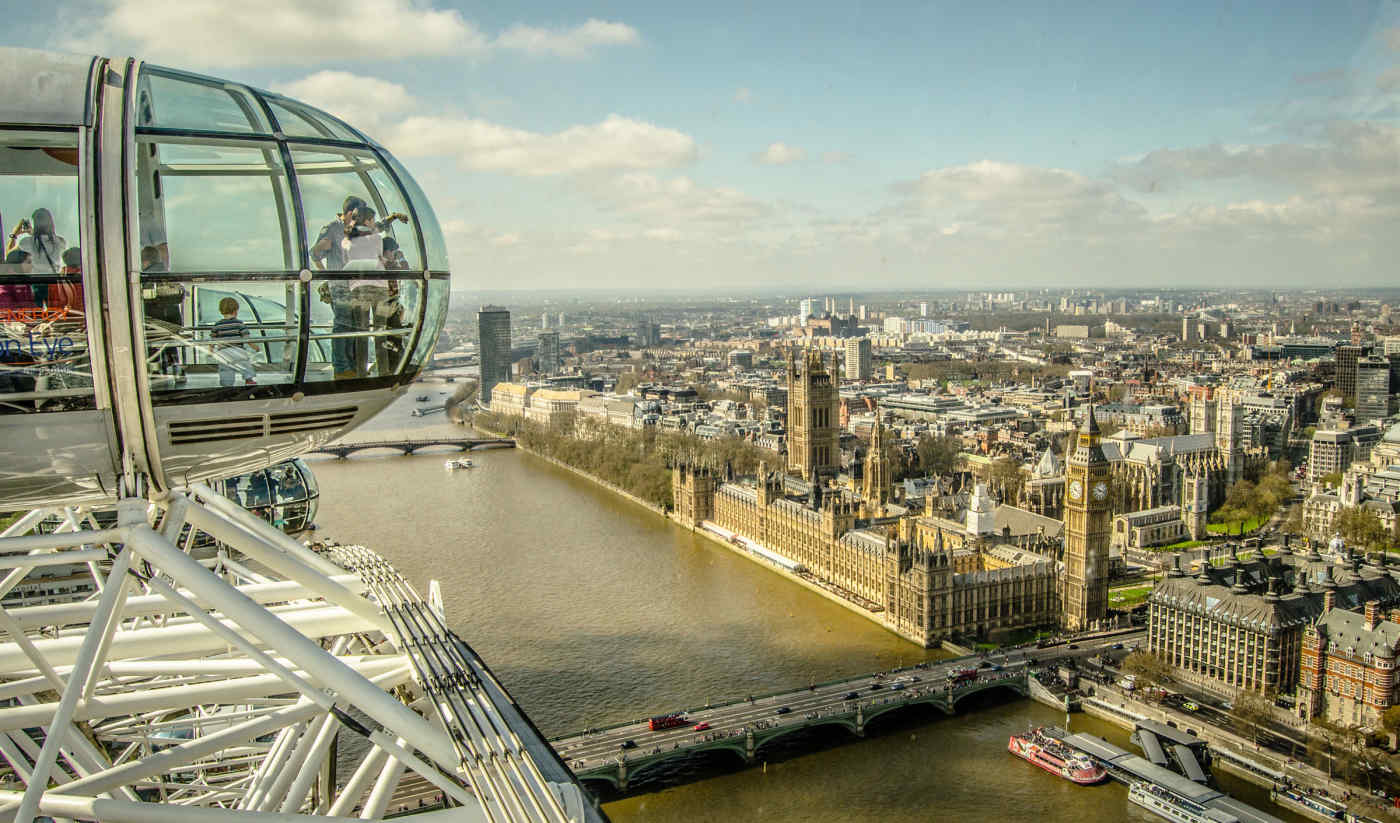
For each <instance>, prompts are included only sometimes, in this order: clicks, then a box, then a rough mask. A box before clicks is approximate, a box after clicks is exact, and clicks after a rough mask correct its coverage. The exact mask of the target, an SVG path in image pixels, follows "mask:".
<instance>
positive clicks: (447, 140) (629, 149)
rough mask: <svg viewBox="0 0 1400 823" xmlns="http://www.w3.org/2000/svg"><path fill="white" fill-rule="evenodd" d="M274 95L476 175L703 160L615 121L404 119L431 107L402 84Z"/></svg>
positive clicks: (314, 83)
mask: <svg viewBox="0 0 1400 823" xmlns="http://www.w3.org/2000/svg"><path fill="white" fill-rule="evenodd" d="M276 90H277V91H279V92H283V93H285V94H287V95H289V96H292V97H295V98H297V99H299V100H304V101H306V102H307V103H310V104H312V105H315V106H319V107H321V108H324V109H325V110H326V111H329V112H331V113H332V114H335V115H337V116H339V117H342V118H344V119H345V120H346V121H347V122H349V123H353V124H355V125H356V126H359V127H361V128H363V129H364V130H365V131H367V132H369V133H370V134H372V135H374V136H375V138H376V139H378V140H380V141H381V142H383V143H384V144H385V145H386V146H388V147H389V149H390V150H391V151H393V152H394V153H395V154H399V155H403V156H405V157H422V156H443V157H452V158H455V159H456V161H457V163H458V165H459V166H461V167H462V168H464V169H470V170H472V171H494V172H501V173H505V174H517V175H523V176H527V177H540V176H547V175H556V174H579V173H586V172H598V171H623V170H630V169H657V168H673V167H677V166H683V165H687V164H689V163H693V162H694V161H695V160H696V158H697V156H698V151H697V148H696V145H695V140H694V138H692V137H691V136H690V135H688V134H685V133H683V132H679V131H676V130H675V129H668V128H665V127H662V126H657V125H654V124H652V123H647V122H644V121H641V120H634V119H632V118H630V117H623V116H621V115H617V114H612V115H608V117H607V118H605V119H604V120H603V121H602V122H599V123H591V124H586V125H577V126H570V127H568V128H566V129H563V130H561V131H557V132H553V133H540V132H532V131H528V130H525V129H517V128H513V127H511V126H505V125H502V124H499V123H493V122H491V121H488V120H483V119H480V118H475V117H469V116H466V115H459V114H445V115H438V116H431V117H421V116H420V117H408V118H404V117H403V116H402V115H403V113H404V112H409V111H420V110H424V109H426V108H428V107H427V106H424V105H420V104H419V103H418V102H417V101H416V100H415V99H414V97H413V96H412V95H411V94H409V93H408V90H407V89H405V88H404V87H403V86H401V85H399V84H397V83H390V82H387V81H384V80H380V79H378V78H374V77H364V76H358V75H353V74H349V73H347V72H338V71H323V72H317V73H316V74H313V75H310V76H309V77H305V78H303V79H301V80H297V81H295V82H291V83H286V84H283V85H280V86H277V87H276Z"/></svg>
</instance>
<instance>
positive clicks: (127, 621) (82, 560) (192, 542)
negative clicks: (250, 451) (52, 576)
mask: <svg viewBox="0 0 1400 823" xmlns="http://www.w3.org/2000/svg"><path fill="white" fill-rule="evenodd" d="M113 514H114V515H115V519H113V517H112V516H113ZM55 524H56V527H55ZM64 564H77V566H78V568H80V569H86V574H87V575H88V576H90V578H91V581H92V593H91V596H89V597H87V599H84V600H78V601H74V602H65V603H59V602H53V603H46V604H43V605H32V606H15V607H8V608H3V607H0V632H3V641H4V642H0V757H3V759H4V761H5V762H6V763H8V765H9V771H8V774H5V775H3V778H0V820H14V821H16V823H30V821H33V820H34V819H35V817H36V816H46V817H51V818H55V819H68V820H97V821H111V822H112V823H116V822H117V821H138V820H139V821H166V820H169V821H204V820H209V821H222V820H226V819H230V820H242V819H247V820H258V821H292V820H302V819H305V818H306V817H308V816H329V817H357V818H359V819H377V818H380V817H382V816H383V815H384V814H385V813H386V812H390V813H392V812H394V811H395V810H394V809H391V808H390V803H391V798H393V796H394V792H395V789H396V787H397V786H398V784H399V782H400V780H401V778H403V777H405V775H408V774H412V775H416V776H417V777H418V778H420V779H421V780H422V781H426V784H429V785H430V786H431V787H432V789H433V790H435V791H434V792H433V794H434V799H436V795H437V794H440V795H441V797H442V798H443V800H442V803H441V804H437V808H434V809H431V810H429V811H425V812H423V813H422V818H423V819H427V820H444V821H447V820H451V821H493V822H496V821H498V822H499V823H515V822H516V821H560V822H562V821H580V823H594V822H595V821H603V820H604V818H603V816H602V815H601V813H600V812H599V811H598V810H597V809H596V808H595V806H594V805H593V804H592V802H591V800H590V799H589V797H588V795H587V794H586V793H585V792H584V791H583V790H582V789H581V788H580V787H579V785H578V783H577V782H576V781H575V780H574V778H573V776H572V775H571V774H570V773H569V772H568V770H567V768H565V766H564V764H563V763H562V762H561V761H560V760H559V759H558V757H557V756H556V755H555V754H554V753H553V750H551V749H550V748H549V747H548V746H547V744H545V743H544V742H543V739H542V737H541V736H540V734H539V732H538V730H537V729H535V728H534V726H533V725H532V724H531V723H530V722H529V720H528V719H527V718H525V716H524V714H523V713H522V712H520V711H519V709H518V707H516V706H515V704H514V702H513V701H512V700H511V698H510V696H509V695H508V694H507V693H506V692H505V690H504V689H503V688H502V687H501V686H500V684H499V683H498V682H497V681H496V679H495V678H494V677H493V676H492V674H491V672H490V671H489V670H488V669H487V668H486V666H485V664H484V663H483V662H482V661H481V659H480V658H479V657H477V655H476V654H475V653H474V652H473V651H472V650H471V649H470V648H469V647H468V646H467V645H466V644H465V643H463V642H462V641H461V640H460V639H458V638H457V637H456V636H455V635H454V634H453V633H452V632H451V631H449V630H448V629H447V628H446V627H445V625H444V623H443V619H442V608H441V600H440V596H438V595H437V594H436V592H435V591H434V592H433V595H434V597H433V600H434V602H433V603H431V604H430V603H427V602H425V601H424V600H423V599H422V598H420V597H419V596H418V594H417V593H416V592H415V591H414V590H413V588H412V587H411V586H410V585H409V584H408V583H407V581H405V580H404V579H403V578H402V577H401V576H400V575H399V574H398V573H397V572H396V571H395V570H394V569H393V567H392V566H390V565H389V564H388V563H387V562H385V561H384V560H383V559H382V558H380V557H379V556H378V555H377V554H375V553H374V552H372V551H370V550H369V549H365V548H361V547H345V546H336V547H331V548H330V549H327V550H324V551H319V552H318V551H313V550H312V549H310V548H308V547H307V546H304V545H302V544H301V543H299V542H297V541H296V540H294V539H292V538H290V537H288V536H287V535H285V534H283V533H282V532H281V531H279V530H277V529H276V528H273V527H272V526H270V525H269V524H267V523H266V522H264V521H263V520H261V519H259V518H257V517H255V516H253V515H251V514H249V513H248V512H246V511H244V510H243V509H241V508H240V507H239V506H237V505H236V504H234V503H233V502H231V501H229V500H227V499H225V498H223V497H220V496H219V495H217V494H215V493H214V492H213V491H212V490H210V489H209V488H208V487H206V486H198V485H197V486H191V487H189V488H187V489H178V490H175V491H172V492H169V493H167V494H164V495H162V496H160V497H159V498H157V499H153V500H146V499H140V498H127V499H124V500H121V501H120V502H118V503H116V504H115V506H114V507H111V506H109V507H105V508H103V509H100V510H93V509H84V508H77V507H63V508H56V509H47V510H45V509H40V510H35V511H32V512H29V513H28V514H26V515H24V516H22V517H21V518H20V519H19V520H17V521H16V522H14V523H13V524H12V525H11V526H10V527H9V528H8V529H6V530H5V531H4V532H3V535H0V575H3V579H0V597H3V596H4V595H6V594H8V593H10V592H12V591H14V589H15V587H16V586H17V585H20V584H21V583H23V582H24V581H25V579H26V577H27V576H29V575H31V574H33V573H34V572H35V571H36V570H42V569H47V568H50V567H53V566H60V565H64ZM435 588H436V587H434V589H435ZM351 752H358V753H359V754H358V755H356V756H354V757H347V755H348V754H349V753H351ZM347 761H349V765H348V766H346V765H344V764H346V763H347ZM337 763H338V764H342V765H341V768H339V769H337V768H336V765H335V764H337ZM347 771H348V776H347Z"/></svg>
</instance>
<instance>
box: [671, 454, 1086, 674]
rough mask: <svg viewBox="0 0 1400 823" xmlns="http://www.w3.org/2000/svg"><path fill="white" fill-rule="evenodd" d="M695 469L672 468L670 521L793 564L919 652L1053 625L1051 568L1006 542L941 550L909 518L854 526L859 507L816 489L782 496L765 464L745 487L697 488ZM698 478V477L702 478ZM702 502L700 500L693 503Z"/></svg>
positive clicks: (1056, 607)
mask: <svg viewBox="0 0 1400 823" xmlns="http://www.w3.org/2000/svg"><path fill="white" fill-rule="evenodd" d="M701 474H704V470H703V469H696V468H694V467H689V466H680V467H677V468H676V469H675V470H674V471H673V476H672V491H673V493H674V495H675V500H676V503H675V512H676V516H677V518H678V519H680V520H681V521H682V522H683V523H685V524H686V525H688V526H690V527H697V526H700V525H701V522H702V519H701V518H697V517H696V515H697V514H699V513H703V512H710V513H711V517H709V518H707V519H709V520H710V521H711V522H712V523H714V524H715V525H716V526H719V527H721V528H723V529H726V530H728V531H732V532H734V533H735V534H737V535H740V536H742V537H744V538H747V539H749V540H752V541H754V542H755V543H758V544H760V545H762V546H764V547H765V548H767V549H769V550H771V551H773V552H776V553H778V554H780V555H782V556H784V557H786V558H788V559H790V560H792V561H794V562H796V563H800V564H801V565H802V566H803V567H804V570H805V572H804V573H805V574H807V575H809V576H810V577H811V578H813V579H815V580H817V581H819V582H821V583H823V584H826V585H828V586H833V587H836V588H837V589H839V590H841V591H842V592H844V593H847V594H848V595H853V597H849V598H848V599H851V600H853V601H855V602H857V603H862V604H863V605H866V604H868V605H867V606H866V607H867V608H868V609H869V610H871V611H872V612H874V613H875V614H876V616H877V617H878V619H880V620H881V621H882V622H883V623H884V625H885V626H887V627H888V628H890V629H892V630H893V631H895V632H896V633H898V634H900V635H901V636H903V637H906V638H908V639H910V640H913V641H914V642H916V643H919V644H920V645H923V646H932V645H933V644H935V643H937V642H938V641H939V640H941V639H943V638H945V637H950V636H954V635H957V636H964V637H989V636H998V635H1003V634H1005V633H1007V632H1010V631H1014V630H1017V629H1021V628H1029V627H1040V626H1047V625H1053V624H1054V623H1055V622H1056V619H1057V617H1058V610H1059V601H1058V594H1057V571H1056V564H1055V563H1054V562H1053V561H1052V560H1049V559H1047V558H1045V557H1043V556H1041V555H1037V554H1035V553H1033V552H1029V551H1024V550H1021V549H1018V548H1016V547H1013V546H998V545H993V544H990V543H988V544H977V545H974V546H967V547H960V548H956V549H954V548H945V546H944V545H943V542H942V540H941V538H939V537H938V536H937V535H935V536H934V539H933V541H932V542H931V543H926V542H925V540H924V539H923V538H922V536H921V534H920V532H919V531H918V530H917V529H916V528H915V527H914V523H913V518H912V517H905V518H903V519H901V520H900V521H899V522H898V523H897V524H893V525H888V526H880V527H874V528H857V527H856V524H857V517H858V515H859V514H860V512H861V509H862V507H863V501H861V500H859V499H858V498H856V497H855V496H853V495H848V494H838V493H824V492H823V490H822V487H821V486H820V485H818V486H816V487H815V488H814V490H813V493H812V495H811V496H810V497H809V498H808V499H806V500H803V499H798V498H794V497H789V496H787V495H785V494H784V485H783V480H782V476H781V474H779V473H778V472H770V471H768V470H767V468H766V467H765V468H764V469H762V470H761V471H760V472H759V476H758V478H757V479H756V480H755V482H753V483H752V484H750V483H738V482H726V483H707V482H705V481H704V480H700V481H699V482H697V476H698V475H701ZM704 476H706V477H708V476H709V475H708V474H705V475H704ZM703 496H709V497H710V498H711V499H710V500H709V501H705V500H701V499H697V498H699V497H703Z"/></svg>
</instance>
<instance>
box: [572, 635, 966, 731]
mask: <svg viewBox="0 0 1400 823" xmlns="http://www.w3.org/2000/svg"><path fill="white" fill-rule="evenodd" d="M974 660H976V661H979V662H980V661H981V660H982V655H980V654H969V655H963V656H962V657H948V658H944V659H942V660H931V661H929V663H930V666H929V667H928V668H931V667H932V666H934V665H937V666H949V665H952V666H956V665H958V664H959V663H966V662H969V661H974ZM921 671H925V669H921V668H918V667H917V666H913V665H911V666H901V667H899V668H897V669H890V670H889V671H887V672H883V673H882V674H883V676H886V677H892V676H897V675H901V674H915V673H917V672H921ZM875 674H876V672H869V673H866V674H858V675H853V676H851V677H838V678H836V679H834V680H826V681H823V682H821V683H814V684H812V686H810V687H808V686H804V687H802V688H797V689H781V690H779V691H773V692H766V693H764V694H756V695H751V697H752V698H753V702H755V703H757V702H758V701H760V700H767V699H768V698H770V697H781V696H783V695H790V694H791V695H796V694H802V693H804V692H810V691H811V690H812V689H813V688H817V689H821V688H825V687H827V686H835V685H837V684H839V683H850V682H853V681H856V680H865V679H867V678H870V677H874V676H875ZM748 702H749V697H740V698H737V699H734V700H726V701H723V702H721V703H707V704H705V705H703V706H692V707H690V708H685V709H673V710H671V711H669V712H664V713H665V714H672V713H676V714H690V713H691V712H702V711H712V710H714V709H723V708H727V707H729V706H738V705H740V704H743V703H748ZM654 716H655V715H647V717H641V718H637V719H634V720H624V721H622V722H620V723H612V724H610V725H607V726H589V728H590V729H592V732H590V733H589V734H601V733H603V732H610V731H613V730H614V729H621V728H623V727H625V726H634V725H636V724H638V723H645V722H646V721H647V719H648V718H650V717H654ZM584 736H587V735H586V734H585V733H584V732H573V733H571V734H561V735H558V736H556V737H550V738H547V742H549V743H555V742H557V741H560V740H572V739H573V738H576V737H584Z"/></svg>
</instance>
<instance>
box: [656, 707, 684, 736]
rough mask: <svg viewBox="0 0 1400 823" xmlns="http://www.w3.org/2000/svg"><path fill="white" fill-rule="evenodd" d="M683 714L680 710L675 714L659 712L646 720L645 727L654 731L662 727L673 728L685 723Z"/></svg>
mask: <svg viewBox="0 0 1400 823" xmlns="http://www.w3.org/2000/svg"><path fill="white" fill-rule="evenodd" d="M686 722H687V721H686V719H685V715H684V714H683V713H681V712H676V713H675V714H659V715H657V716H656V717H653V718H651V719H650V720H648V721H647V728H649V729H651V730H652V731H654V732H658V731H661V730H662V729H674V728H676V727H677V726H684V725H686Z"/></svg>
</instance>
